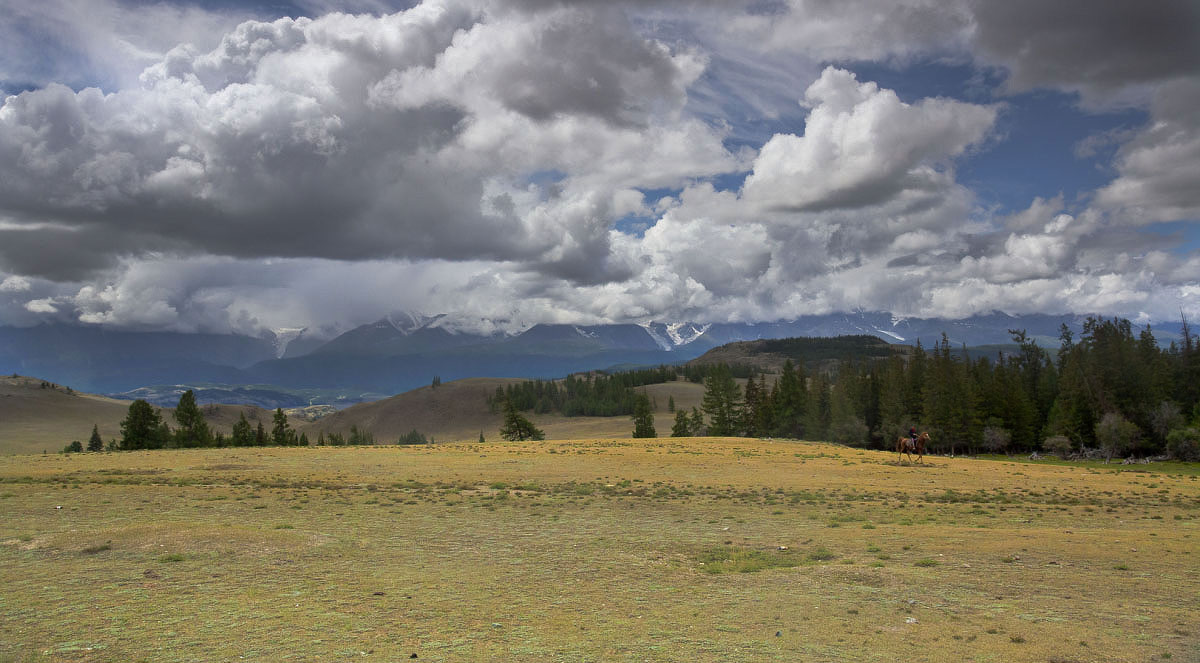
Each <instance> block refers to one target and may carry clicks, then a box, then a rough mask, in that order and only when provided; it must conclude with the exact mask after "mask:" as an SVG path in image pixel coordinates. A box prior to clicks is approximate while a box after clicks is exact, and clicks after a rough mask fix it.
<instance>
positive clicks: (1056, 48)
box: [971, 0, 1200, 96]
mask: <svg viewBox="0 0 1200 663" xmlns="http://www.w3.org/2000/svg"><path fill="white" fill-rule="evenodd" d="M971 8H972V10H973V11H974V13H975V19H976V22H977V25H978V31H977V34H976V37H975V39H976V43H977V44H978V47H979V49H980V50H981V51H982V54H983V55H984V56H985V57H989V58H994V59H995V60H996V61H998V62H1000V63H1002V64H1004V65H1006V66H1007V67H1008V69H1009V70H1010V77H1009V80H1008V85H1009V86H1010V87H1011V88H1012V89H1014V90H1028V89H1030V88H1034V87H1049V86H1061V87H1066V88H1071V89H1078V90H1081V91H1083V92H1085V96H1087V95H1088V94H1090V93H1098V94H1100V95H1104V94H1107V93H1112V92H1116V91H1119V90H1120V89H1121V88H1124V87H1126V86H1131V85H1140V84H1145V83H1151V82H1155V81H1161V80H1165V79H1168V78H1172V77H1175V76H1190V75H1195V74H1196V73H1197V72H1200V3H1197V2H1194V1H1193V0H1161V1H1158V0H1156V1H1154V2H1129V1H1128V0H1055V1H1053V2H1044V1H1042V0H1011V1H1005V2H990V1H985V0H977V1H974V2H972V3H971Z"/></svg>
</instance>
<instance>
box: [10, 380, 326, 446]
mask: <svg viewBox="0 0 1200 663" xmlns="http://www.w3.org/2000/svg"><path fill="white" fill-rule="evenodd" d="M43 385H45V386H43ZM129 404H130V401H124V400H117V399H114V398H108V397H105V396H97V395H95V394H88V393H84V392H80V391H75V390H73V389H70V388H69V387H64V386H62V385H59V384H55V383H51V382H47V381H45V380H40V379H38V378H33V377H27V376H21V375H17V376H13V375H7V376H4V377H0V454H35V453H43V452H46V453H55V452H58V451H61V450H62V448H63V447H65V446H66V445H67V444H70V443H71V441H73V440H79V441H80V442H83V443H84V444H86V443H87V439H88V436H89V435H91V433H92V426H96V427H97V428H98V429H99V431H100V437H102V438H104V441H105V442H106V443H107V442H108V441H109V440H111V439H113V438H116V437H119V436H120V435H121V421H122V420H123V419H125V416H126V415H127V414H128V413H129ZM201 411H202V412H203V413H204V418H205V420H206V421H208V424H209V426H211V427H212V429H213V430H214V431H221V432H223V433H226V434H228V433H229V432H230V431H231V430H232V429H233V424H234V423H235V422H237V420H238V418H239V416H240V415H241V413H243V412H245V413H246V419H248V420H249V421H250V423H251V425H257V423H258V422H259V421H260V420H261V421H262V422H263V425H264V426H266V427H267V428H270V426H271V417H272V415H273V413H272V411H270V410H265V409H263V408H259V407H253V406H246V405H205V406H203V407H202V408H201ZM161 412H162V416H163V418H164V419H166V420H167V422H168V423H169V424H172V425H173V424H174V423H175V420H174V418H173V415H174V408H162V410H161ZM289 420H290V421H291V424H292V426H293V427H297V428H298V427H299V426H300V425H301V424H303V423H305V422H304V421H303V420H302V419H298V418H289Z"/></svg>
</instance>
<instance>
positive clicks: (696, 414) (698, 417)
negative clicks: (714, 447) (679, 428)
mask: <svg viewBox="0 0 1200 663" xmlns="http://www.w3.org/2000/svg"><path fill="white" fill-rule="evenodd" d="M688 419H689V421H688V430H689V431H690V435H689V437H695V436H697V435H702V434H704V433H707V432H708V431H707V430H706V429H705V426H704V415H703V414H700V410H698V409H696V407H695V406H692V415H691V416H690V417H688Z"/></svg>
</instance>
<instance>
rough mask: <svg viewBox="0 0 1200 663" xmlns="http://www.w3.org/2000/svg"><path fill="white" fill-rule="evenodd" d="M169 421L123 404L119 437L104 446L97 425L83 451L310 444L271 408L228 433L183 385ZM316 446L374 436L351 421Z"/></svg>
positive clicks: (144, 406) (403, 440)
mask: <svg viewBox="0 0 1200 663" xmlns="http://www.w3.org/2000/svg"><path fill="white" fill-rule="evenodd" d="M174 419H175V424H176V427H175V428H174V429H172V428H171V427H170V426H169V425H168V424H167V421H166V420H165V419H164V418H163V415H162V413H161V412H160V411H159V410H157V409H155V408H154V406H152V405H150V403H148V402H146V401H144V400H140V399H139V400H136V401H134V402H133V403H132V404H130V406H129V412H128V413H127V414H126V416H125V419H124V420H123V421H122V422H121V437H120V438H114V439H112V440H109V442H108V443H107V444H105V443H104V440H103V439H102V438H101V437H100V431H99V429H98V427H96V426H93V427H92V435H91V437H90V438H89V439H88V443H87V446H86V449H87V450H88V451H104V450H108V451H135V450H140V449H192V448H200V447H263V446H284V447H287V446H309V445H310V444H312V442H310V440H309V438H308V434H307V433H303V432H301V433H297V431H296V430H295V429H294V428H292V426H291V422H289V421H288V418H287V415H286V414H285V413H284V411H283V409H282V408H277V409H276V410H275V413H274V415H273V416H272V420H271V428H270V429H267V428H266V427H265V426H264V425H263V422H262V421H258V422H256V425H252V424H251V423H250V421H249V420H247V419H246V413H245V412H242V413H241V414H240V415H239V417H238V420H237V421H236V422H235V423H234V424H233V430H232V431H231V432H230V434H229V435H225V434H224V433H222V432H220V431H217V432H213V430H212V428H211V427H210V426H209V425H208V422H207V421H206V420H205V418H204V413H203V411H201V409H200V407H199V406H197V405H196V396H195V394H194V393H192V391H191V390H190V389H189V390H188V391H186V392H184V393H183V395H182V396H180V397H179V405H178V406H176V408H175V413H174ZM432 443H433V440H432V439H431V438H426V437H425V436H424V435H422V434H421V433H419V432H417V431H416V430H413V431H412V432H410V433H407V434H405V435H403V436H401V437H400V439H399V440H398V441H397V444H432ZM315 444H316V445H317V446H326V445H329V446H359V445H370V444H375V436H374V435H373V434H372V433H371V431H370V430H367V429H361V428H359V427H358V426H357V425H353V426H351V427H350V432H349V434H348V435H344V434H342V433H330V434H329V435H326V434H325V433H324V432H322V433H320V434H319V435H318V436H317V439H316V440H315ZM84 449H85V446H84V445H83V443H81V442H78V441H75V442H72V443H70V444H68V445H67V446H66V448H64V449H63V451H64V452H66V453H76V452H82V451H83V450H84Z"/></svg>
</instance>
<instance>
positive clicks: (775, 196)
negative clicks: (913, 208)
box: [745, 67, 996, 211]
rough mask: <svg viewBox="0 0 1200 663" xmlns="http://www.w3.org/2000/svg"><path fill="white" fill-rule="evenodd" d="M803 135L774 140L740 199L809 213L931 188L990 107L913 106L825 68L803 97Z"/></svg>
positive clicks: (927, 102) (989, 116)
mask: <svg viewBox="0 0 1200 663" xmlns="http://www.w3.org/2000/svg"><path fill="white" fill-rule="evenodd" d="M804 101H805V103H806V104H807V105H809V106H810V107H811V108H812V111H811V112H810V113H809V116H808V119H807V121H806V122H805V132H804V135H803V136H795V135H790V134H781V135H776V136H775V137H773V138H772V139H771V140H769V141H768V142H767V144H766V145H764V146H763V148H762V150H761V151H760V152H759V155H758V158H757V159H756V160H755V162H754V172H753V173H751V175H750V176H749V177H748V178H747V179H746V183H745V193H746V197H747V198H750V199H753V200H756V201H759V202H761V203H762V204H764V205H766V206H769V207H774V208H778V209H787V210H794V211H815V210H821V209H836V208H856V207H864V206H867V205H872V204H877V203H879V202H881V201H884V200H887V199H889V198H891V197H893V196H895V195H896V194H897V193H898V192H900V191H902V190H904V189H925V190H928V189H937V188H941V187H943V186H945V183H946V181H947V178H948V176H947V174H946V173H945V172H944V171H943V170H940V169H939V168H938V167H937V166H939V165H943V164H945V163H946V162H947V161H948V160H949V159H950V158H951V157H954V156H957V155H959V154H961V153H962V152H963V151H964V150H965V149H966V148H967V147H968V146H969V145H971V144H973V143H976V142H978V141H980V140H981V139H982V138H983V137H984V135H985V133H986V132H987V131H988V129H989V128H990V127H991V126H992V124H993V122H994V121H995V117H996V111H995V109H993V108H989V107H985V106H977V105H974V104H967V103H962V102H957V101H951V100H946V99H924V100H921V101H920V102H919V103H918V104H916V105H909V104H906V103H904V102H902V101H900V99H899V97H897V96H896V94H895V92H893V91H891V90H880V89H879V87H878V86H877V85H875V84H874V83H871V82H862V83H860V82H859V81H858V80H857V78H856V77H855V76H854V74H852V73H851V72H848V71H846V70H843V69H837V68H834V67H828V68H826V69H825V71H824V72H823V73H822V74H821V77H820V78H819V79H817V80H816V81H815V82H814V83H813V84H812V85H810V86H809V87H808V89H807V90H806V91H805V93H804Z"/></svg>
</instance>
